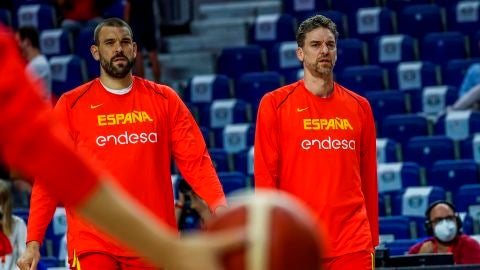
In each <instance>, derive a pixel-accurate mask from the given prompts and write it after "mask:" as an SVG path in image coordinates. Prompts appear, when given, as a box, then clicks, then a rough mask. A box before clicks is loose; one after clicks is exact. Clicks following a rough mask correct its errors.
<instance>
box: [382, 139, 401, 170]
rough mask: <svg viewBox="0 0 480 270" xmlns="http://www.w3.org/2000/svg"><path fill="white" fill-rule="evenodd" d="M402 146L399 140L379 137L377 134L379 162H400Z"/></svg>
mask: <svg viewBox="0 0 480 270" xmlns="http://www.w3.org/2000/svg"><path fill="white" fill-rule="evenodd" d="M399 150H400V148H399V147H397V142H396V141H395V140H392V139H390V138H379V137H378V136H377V163H378V164H381V163H390V162H398V161H400V160H401V152H400V151H399Z"/></svg>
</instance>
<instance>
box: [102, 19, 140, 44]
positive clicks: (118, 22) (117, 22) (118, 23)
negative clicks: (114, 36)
mask: <svg viewBox="0 0 480 270" xmlns="http://www.w3.org/2000/svg"><path fill="white" fill-rule="evenodd" d="M104 26H111V27H125V28H127V29H128V32H130V36H131V37H132V39H133V31H132V28H131V27H130V25H128V23H127V22H125V21H124V20H122V19H119V18H108V19H105V20H103V21H102V22H101V23H99V24H98V25H97V27H95V31H94V33H93V42H94V44H95V45H97V46H98V45H99V41H98V35H99V33H100V30H102V28H103V27H104Z"/></svg>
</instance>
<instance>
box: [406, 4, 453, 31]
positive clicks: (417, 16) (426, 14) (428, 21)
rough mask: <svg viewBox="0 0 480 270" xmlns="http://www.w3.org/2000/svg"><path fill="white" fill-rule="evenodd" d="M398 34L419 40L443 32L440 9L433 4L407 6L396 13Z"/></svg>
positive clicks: (443, 26)
mask: <svg viewBox="0 0 480 270" xmlns="http://www.w3.org/2000/svg"><path fill="white" fill-rule="evenodd" d="M397 16H398V18H401V19H400V20H398V29H399V32H400V33H403V34H407V35H410V36H412V37H414V38H417V39H421V38H422V37H423V36H425V35H426V34H428V33H431V32H442V31H444V30H445V25H444V18H443V14H442V9H441V7H440V6H438V5H435V4H429V5H422V4H418V5H417V4H415V5H408V6H406V7H404V8H403V9H402V10H401V11H399V12H398V13H397Z"/></svg>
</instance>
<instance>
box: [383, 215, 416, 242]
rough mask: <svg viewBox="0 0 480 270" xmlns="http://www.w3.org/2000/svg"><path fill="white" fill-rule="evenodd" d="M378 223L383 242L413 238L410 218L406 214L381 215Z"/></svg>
mask: <svg viewBox="0 0 480 270" xmlns="http://www.w3.org/2000/svg"><path fill="white" fill-rule="evenodd" d="M378 225H379V231H380V239H381V241H382V242H392V241H395V240H398V239H411V238H412V234H411V232H410V219H409V218H408V217H406V216H388V217H379V218H378Z"/></svg>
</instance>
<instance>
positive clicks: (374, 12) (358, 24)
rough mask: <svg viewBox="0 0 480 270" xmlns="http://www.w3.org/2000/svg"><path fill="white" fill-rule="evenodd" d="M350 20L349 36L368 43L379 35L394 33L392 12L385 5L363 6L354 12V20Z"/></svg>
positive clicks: (394, 23)
mask: <svg viewBox="0 0 480 270" xmlns="http://www.w3.org/2000/svg"><path fill="white" fill-rule="evenodd" d="M352 22H354V20H351V21H350V24H351V26H352V27H351V28H350V29H351V31H350V32H349V33H350V37H357V38H360V39H362V40H363V41H365V42H367V43H368V44H370V43H371V42H373V41H374V39H375V38H376V37H378V36H380V35H388V34H394V33H395V29H394V25H396V24H397V23H396V21H395V16H394V13H393V12H392V11H391V10H390V9H388V8H385V7H374V6H370V7H364V8H360V9H358V10H357V12H356V21H355V24H353V23H352Z"/></svg>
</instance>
